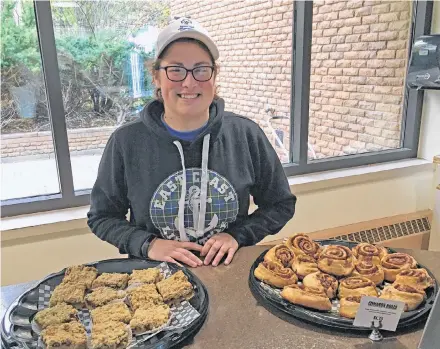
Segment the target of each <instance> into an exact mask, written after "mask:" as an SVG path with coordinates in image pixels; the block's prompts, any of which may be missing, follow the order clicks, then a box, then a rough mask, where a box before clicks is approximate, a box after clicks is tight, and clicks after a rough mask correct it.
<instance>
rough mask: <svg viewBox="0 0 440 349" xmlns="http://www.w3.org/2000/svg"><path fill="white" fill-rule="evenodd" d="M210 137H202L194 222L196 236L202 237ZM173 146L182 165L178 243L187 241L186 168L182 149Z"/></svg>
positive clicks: (176, 143) (178, 145)
mask: <svg viewBox="0 0 440 349" xmlns="http://www.w3.org/2000/svg"><path fill="white" fill-rule="evenodd" d="M210 137H211V135H210V134H207V135H205V136H204V137H203V149H202V177H201V184H200V210H199V221H198V222H194V225H195V227H196V236H197V237H202V236H203V235H204V234H205V214H206V200H207V196H208V177H209V175H208V158H209V140H210ZM173 143H174V145H175V146H176V147H177V149H178V150H179V154H180V161H181V163H182V172H183V174H182V190H181V192H180V198H179V212H178V217H179V224H178V229H179V233H180V241H189V238H188V235H187V234H186V230H185V198H186V167H185V156H184V154H183V148H182V145H181V144H180V142H179V141H174V142H173Z"/></svg>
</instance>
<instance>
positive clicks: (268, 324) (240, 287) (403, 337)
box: [1, 246, 440, 349]
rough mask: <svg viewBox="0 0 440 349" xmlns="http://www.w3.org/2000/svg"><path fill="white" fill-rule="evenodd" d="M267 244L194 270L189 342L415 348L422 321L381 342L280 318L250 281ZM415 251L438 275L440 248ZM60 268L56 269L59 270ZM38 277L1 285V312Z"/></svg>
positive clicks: (279, 348)
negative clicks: (198, 294)
mask: <svg viewBox="0 0 440 349" xmlns="http://www.w3.org/2000/svg"><path fill="white" fill-rule="evenodd" d="M268 248H269V247H268V246H253V247H246V248H242V249H240V250H239V251H238V253H237V255H236V256H235V258H234V261H233V263H232V264H231V265H229V266H223V265H222V266H219V267H216V268H213V267H201V268H196V269H192V271H193V272H194V273H195V274H196V275H197V276H198V277H199V278H200V280H201V281H202V282H203V283H204V284H205V285H206V288H207V289H208V292H209V300H210V307H209V314H208V318H207V320H206V322H205V324H204V325H203V327H202V329H201V330H200V332H199V333H198V334H197V335H196V336H195V337H194V339H193V340H192V341H189V342H188V343H187V345H186V347H187V348H195V349H202V348H203V349H205V348H212V349H214V348H227V349H233V348H258V349H259V348H261V349H263V348H271V349H284V348H286V349H287V348H289V349H290V348H304V349H308V348H315V349H349V348H350V349H376V348H380V349H416V348H417V345H418V343H419V341H420V338H421V336H422V331H423V326H424V324H420V325H418V326H417V327H416V328H414V329H411V331H408V330H406V331H403V332H395V333H391V332H386V331H384V332H383V334H384V335H385V339H384V341H383V342H380V343H372V342H371V341H370V340H369V339H368V338H367V336H368V333H355V334H353V333H349V332H346V331H345V332H341V331H336V330H331V329H327V328H324V327H319V326H316V325H312V324H308V323H305V322H303V321H300V320H295V319H289V318H287V316H286V315H284V314H283V313H279V316H281V317H282V318H279V317H277V316H275V315H274V314H273V313H271V312H269V311H268V310H266V309H265V308H264V307H263V306H261V305H259V304H258V303H257V301H256V300H255V298H254V297H253V295H252V294H251V291H250V289H249V286H248V276H249V269H250V267H251V265H252V263H253V262H254V261H255V259H256V258H257V257H258V256H259V255H260V254H261V253H262V252H263V251H264V250H266V249H268ZM399 251H402V252H406V253H409V254H411V255H412V256H414V257H415V258H416V260H417V261H418V262H419V263H420V264H423V265H424V266H426V267H427V268H429V269H430V270H431V271H432V272H433V274H434V275H435V277H436V279H437V280H440V267H439V266H440V252H429V251H420V250H417V251H416V250H400V249H399ZM55 271H56V270H54V272H55ZM35 283H36V282H31V283H25V284H17V285H11V286H4V287H2V288H1V316H2V317H3V315H4V313H5V311H6V309H7V308H8V307H9V305H10V304H11V303H12V302H13V301H14V300H15V299H16V298H17V297H18V296H20V295H21V294H22V293H23V292H24V291H26V290H27V289H29V288H31V287H32V286H33V285H35Z"/></svg>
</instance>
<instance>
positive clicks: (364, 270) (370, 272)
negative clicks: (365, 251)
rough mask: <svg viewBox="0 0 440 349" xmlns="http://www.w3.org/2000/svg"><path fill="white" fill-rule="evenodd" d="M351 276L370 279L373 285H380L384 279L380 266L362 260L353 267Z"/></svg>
mask: <svg viewBox="0 0 440 349" xmlns="http://www.w3.org/2000/svg"><path fill="white" fill-rule="evenodd" d="M352 275H353V276H357V275H359V276H363V277H366V278H367V279H370V280H371V281H373V282H374V283H375V285H380V284H381V283H382V282H383V279H384V271H383V269H382V267H381V266H380V265H376V264H373V262H372V261H369V260H363V261H360V262H357V263H356V264H355V265H354V270H353V274H352Z"/></svg>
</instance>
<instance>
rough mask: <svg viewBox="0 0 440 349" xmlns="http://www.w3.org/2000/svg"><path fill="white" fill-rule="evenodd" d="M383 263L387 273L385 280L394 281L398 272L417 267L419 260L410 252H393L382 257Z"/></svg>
mask: <svg viewBox="0 0 440 349" xmlns="http://www.w3.org/2000/svg"><path fill="white" fill-rule="evenodd" d="M381 265H382V268H383V271H384V274H385V280H387V281H390V282H394V281H395V280H396V276H397V274H399V273H400V272H402V271H404V270H407V269H415V268H416V267H417V262H416V260H415V259H414V258H413V257H412V256H410V255H409V254H406V253H391V254H388V255H386V256H385V257H383V258H382V260H381Z"/></svg>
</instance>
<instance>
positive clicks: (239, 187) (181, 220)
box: [88, 99, 296, 257]
mask: <svg viewBox="0 0 440 349" xmlns="http://www.w3.org/2000/svg"><path fill="white" fill-rule="evenodd" d="M163 110H164V109H163V104H162V103H161V102H159V101H153V102H151V103H149V104H148V105H147V106H146V107H145V108H144V109H143V111H142V113H141V118H140V120H137V121H134V122H132V123H129V124H126V125H124V126H122V127H120V128H118V129H117V130H116V131H115V132H114V133H113V134H112V135H111V137H110V139H109V141H108V143H107V146H106V148H105V150H104V154H103V156H102V159H101V163H100V166H99V171H98V178H97V180H96V183H95V185H94V187H93V190H92V194H91V207H90V211H89V213H88V225H89V227H90V228H91V230H92V231H93V233H95V234H96V235H97V236H98V237H99V238H101V239H102V240H104V241H107V242H109V243H111V244H113V245H115V246H116V247H117V248H119V251H120V252H121V253H124V254H125V253H128V254H129V255H131V256H135V257H145V250H144V248H143V247H145V246H146V244H148V242H149V241H151V240H152V239H153V238H155V237H159V238H164V239H174V240H179V241H193V242H197V243H199V244H204V243H205V242H206V241H207V240H208V239H209V238H210V237H211V236H212V235H214V234H216V233H219V232H223V231H224V232H226V233H229V234H231V235H232V236H233V237H234V238H235V239H236V240H237V241H238V243H239V245H240V246H247V245H253V244H256V243H257V242H259V241H260V240H262V239H263V238H264V237H265V236H267V235H269V234H276V233H277V232H278V231H279V230H280V229H281V228H282V227H283V226H284V225H285V224H286V223H287V221H288V220H289V219H290V218H292V216H293V214H294V211H295V203H296V197H295V196H294V195H292V193H291V192H290V188H289V185H288V182H287V178H286V176H285V174H284V170H283V167H282V165H281V162H280V160H279V159H278V156H277V154H276V152H275V150H274V149H273V147H272V145H271V144H270V142H269V141H268V139H267V137H266V135H265V134H264V132H263V131H262V130H261V128H260V127H259V126H258V125H257V124H256V123H255V122H253V121H251V120H249V119H247V118H245V117H242V116H239V115H236V114H233V113H230V112H225V111H224V102H223V100H221V99H219V100H215V101H214V102H213V103H212V104H211V107H210V117H209V121H208V125H207V127H206V129H205V130H204V131H203V132H202V133H201V134H200V135H199V136H198V137H197V138H196V139H195V140H194V141H192V142H186V141H182V140H178V139H176V138H174V137H173V136H171V135H170V133H169V132H168V131H167V130H166V128H165V127H164V125H163V123H162V121H161V115H162V113H163ZM251 195H252V196H253V199H254V202H255V203H256V205H258V209H257V210H256V211H255V212H254V213H252V214H251V215H249V214H248V211H249V202H250V196H251ZM128 211H130V220H129V221H127V220H126V215H127V213H128Z"/></svg>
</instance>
